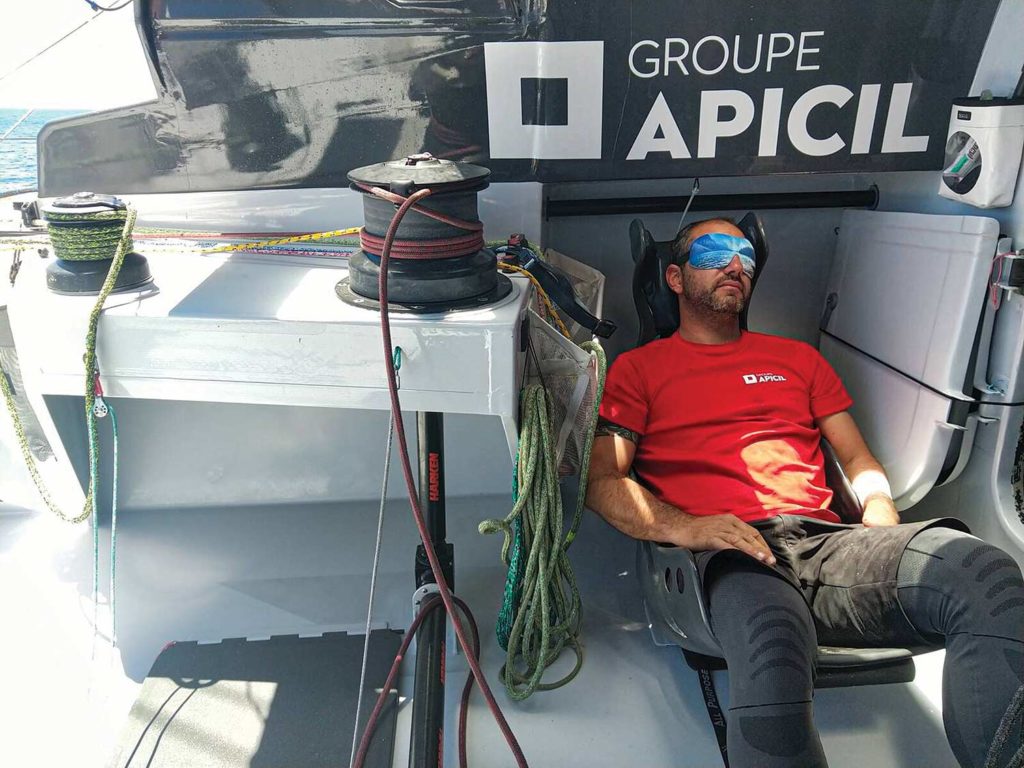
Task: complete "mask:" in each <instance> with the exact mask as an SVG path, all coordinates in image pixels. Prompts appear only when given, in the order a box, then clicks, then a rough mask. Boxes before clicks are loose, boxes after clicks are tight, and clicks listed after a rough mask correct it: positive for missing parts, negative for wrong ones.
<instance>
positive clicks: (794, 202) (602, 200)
mask: <svg viewBox="0 0 1024 768" xmlns="http://www.w3.org/2000/svg"><path fill="white" fill-rule="evenodd" d="M689 199H690V198H689V195H675V196H672V197H599V198H584V199H582V200H579V199H578V200H548V201H547V206H546V209H545V216H546V217H547V218H549V219H556V218H564V217H569V216H615V215H620V214H629V215H637V214H642V213H682V211H683V209H684V208H685V207H686V203H687V201H688V200H689ZM877 207H878V187H877V186H875V185H874V184H872V185H871V186H870V187H869V188H868V189H851V190H832V191H824V192H754V193H749V194H730V195H697V196H696V197H695V198H694V199H693V204H692V205H691V206H690V211H766V210H772V209H784V208H789V209H799V208H877Z"/></svg>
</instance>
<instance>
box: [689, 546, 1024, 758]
mask: <svg viewBox="0 0 1024 768" xmlns="http://www.w3.org/2000/svg"><path fill="white" fill-rule="evenodd" d="M706 584H707V591H708V599H709V613H710V616H711V622H712V627H713V629H714V632H715V636H716V637H717V638H718V640H719V642H720V643H721V645H722V652H723V655H724V657H725V660H726V662H727V663H728V665H729V693H730V697H729V698H730V706H729V718H728V722H729V737H728V748H729V761H730V764H731V765H732V767H733V768H748V767H752V766H758V767H759V768H776V766H777V767H778V768H782V767H783V766H786V768H796V767H797V766H800V767H806V768H816V767H817V766H825V765H827V761H826V759H825V754H824V752H823V750H822V747H821V741H820V740H819V738H818V732H817V729H816V728H815V727H814V721H813V716H812V708H811V698H812V695H813V690H814V659H815V655H816V648H817V636H816V633H815V630H814V620H813V617H812V615H811V611H810V608H808V606H807V603H806V602H805V601H804V599H803V597H802V596H801V595H800V593H799V592H798V591H797V590H796V589H795V588H794V587H793V586H792V585H790V584H789V583H788V582H786V581H784V580H783V579H782V578H781V577H779V576H776V575H774V574H773V573H771V572H769V571H768V570H767V569H765V568H764V567H762V566H760V565H758V564H757V563H755V562H753V561H752V560H749V559H747V558H743V557H740V556H721V557H719V558H718V559H716V560H715V561H714V562H713V563H712V564H711V566H710V568H709V570H708V573H707V574H706ZM897 594H898V598H899V601H900V605H901V607H902V608H903V610H904V612H905V614H906V616H907V618H908V619H909V620H910V622H911V623H912V624H913V625H914V627H915V628H916V629H917V630H918V632H920V633H921V634H922V635H924V636H926V637H932V638H936V639H940V638H945V644H946V663H945V666H944V668H943V708H942V711H943V722H944V725H945V729H946V735H947V737H948V739H949V743H950V746H951V748H952V750H953V753H954V754H955V755H956V758H957V760H958V761H959V763H960V764H961V766H964V767H965V768H966V767H967V766H970V767H971V768H974V767H977V768H980V767H981V766H983V765H984V762H985V757H986V755H987V753H988V749H989V745H990V744H991V742H992V738H993V736H994V734H995V731H996V728H997V727H998V725H999V721H1000V719H1001V717H1002V715H1003V713H1004V711H1005V710H1006V708H1007V706H1008V704H1009V702H1010V699H1011V698H1012V697H1013V694H1014V692H1015V691H1016V690H1017V688H1018V687H1019V686H1020V685H1021V683H1022V682H1024V582H1022V579H1021V573H1020V569H1019V568H1018V567H1017V565H1016V563H1014V562H1013V560H1012V559H1011V558H1010V557H1009V556H1008V555H1007V554H1006V553H1004V552H1003V551H1002V550H1000V549H998V548H996V547H993V546H991V545H989V544H986V543H984V542H982V541H980V540H979V539H976V538H974V537H973V536H969V535H967V534H964V533H960V532H959V531H953V530H950V529H946V528H931V529H927V530H925V531H922V532H921V533H919V534H918V535H917V536H915V537H914V538H913V539H912V540H911V543H910V545H909V546H908V547H907V550H906V552H905V553H904V555H903V557H902V558H901V560H900V566H899V571H898V589H897ZM1010 743H1011V744H1017V743H1019V742H1018V741H1015V740H1014V738H1011V741H1010ZM1010 753H1012V750H1010Z"/></svg>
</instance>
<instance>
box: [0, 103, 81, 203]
mask: <svg viewBox="0 0 1024 768" xmlns="http://www.w3.org/2000/svg"><path fill="white" fill-rule="evenodd" d="M26 112H28V109H27V108H26V109H0V137H2V136H4V135H5V134H6V133H7V132H8V131H9V130H11V128H12V126H14V124H15V123H17V122H18V120H19V119H20V118H21V117H22V116H23V115H24V114H25V113H26ZM80 114H82V112H81V110H66V109H40V110H36V111H34V112H33V113H32V114H30V115H29V116H28V117H27V118H25V120H24V122H22V123H21V124H20V125H19V126H18V127H17V128H15V129H14V131H12V132H11V135H10V136H8V137H7V138H6V139H3V140H2V141H0V194H3V193H5V192H12V191H14V190H17V189H35V188H36V135H37V134H38V133H39V130H40V129H41V128H42V127H43V126H44V125H46V123H48V122H50V121H51V120H57V119H59V118H62V117H71V116H72V115H80Z"/></svg>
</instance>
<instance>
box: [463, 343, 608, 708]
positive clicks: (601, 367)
mask: <svg viewBox="0 0 1024 768" xmlns="http://www.w3.org/2000/svg"><path fill="white" fill-rule="evenodd" d="M583 348H584V349H586V350H587V351H588V352H590V354H591V356H592V357H593V358H594V359H595V360H596V362H597V368H598V382H597V393H596V396H595V398H594V407H593V411H592V413H591V418H590V423H589V425H588V428H587V431H586V441H585V443H584V450H583V456H582V459H581V466H580V485H579V494H578V496H577V499H576V510H575V513H574V515H573V519H572V523H571V524H570V525H569V529H568V531H566V532H565V534H564V535H563V523H564V516H563V512H562V498H561V493H560V490H559V485H558V466H557V462H556V460H555V447H554V441H553V440H552V432H553V428H552V425H551V420H550V416H549V413H548V408H547V399H546V396H545V393H544V388H543V386H541V385H537V384H533V385H530V386H528V387H526V388H524V389H523V391H522V393H521V396H520V410H521V419H522V429H521V430H520V437H519V450H518V452H517V454H516V467H515V469H514V471H513V505H512V511H511V512H510V513H509V514H508V515H507V516H506V517H505V519H504V520H485V521H484V522H482V523H480V532H481V533H494V532H496V531H501V532H502V533H503V534H504V537H505V539H504V542H503V544H502V549H501V558H502V561H503V562H505V563H506V565H507V566H508V575H507V577H506V581H505V594H504V600H503V603H502V608H501V612H500V613H499V616H498V622H497V625H498V626H497V632H498V639H499V642H501V643H502V648H504V649H505V650H506V653H507V657H506V661H505V664H504V665H503V666H502V668H501V672H500V676H501V679H502V682H504V683H505V689H506V690H507V691H508V694H509V696H510V697H511V698H513V699H515V700H517V701H522V700H523V699H526V698H527V697H528V696H530V695H531V694H533V693H534V692H535V691H547V690H552V689H554V688H559V687H561V686H563V685H565V684H566V683H568V682H570V681H571V680H572V679H573V678H574V677H576V675H577V674H578V673H579V671H580V668H581V667H582V665H583V646H582V644H581V642H580V639H579V633H580V623H581V618H582V611H581V603H580V593H579V589H578V588H577V586H576V577H575V575H574V573H573V570H572V565H571V563H570V562H569V557H568V550H569V547H570V546H571V544H572V542H573V540H574V539H575V538H576V533H577V531H578V530H579V526H580V522H581V521H582V518H583V506H584V501H585V499H586V488H587V476H588V474H589V465H590V453H591V449H592V446H593V440H594V427H595V426H596V424H597V412H598V408H599V407H600V403H601V396H602V394H603V393H604V375H605V367H606V361H605V356H604V350H602V349H601V346H600V344H598V343H597V342H587V343H585V344H584V345H583ZM524 557H525V560H526V562H525V565H524V564H523V562H522V561H523V559H524ZM565 648H571V649H572V650H573V652H574V653H575V655H576V663H575V665H574V666H573V668H572V670H570V671H569V672H568V674H566V675H565V676H564V677H562V678H561V679H559V680H557V681H555V682H551V683H544V682H542V677H543V675H544V671H545V670H546V669H547V668H548V667H549V666H550V665H551V664H553V663H554V662H555V660H557V659H558V657H559V656H560V655H561V653H562V651H563V650H565Z"/></svg>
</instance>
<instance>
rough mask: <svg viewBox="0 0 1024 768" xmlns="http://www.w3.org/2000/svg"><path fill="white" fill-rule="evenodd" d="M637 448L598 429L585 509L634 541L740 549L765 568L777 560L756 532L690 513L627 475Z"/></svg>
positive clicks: (736, 522)
mask: <svg viewBox="0 0 1024 768" xmlns="http://www.w3.org/2000/svg"><path fill="white" fill-rule="evenodd" d="M635 454H636V444H635V443H634V442H633V441H632V440H630V439H629V438H628V437H625V436H623V434H621V432H620V431H614V430H608V429H605V430H602V434H599V435H598V436H597V437H595V439H594V446H593V449H592V450H591V454H590V473H589V480H588V483H587V506H588V507H590V508H591V509H592V510H594V511H595V512H597V513H598V514H599V515H601V517H603V518H604V519H605V520H607V521H608V522H609V523H610V524H611V525H613V526H615V527H616V528H618V529H619V530H620V531H622V532H623V533H625V534H626V535H627V536H632V537H633V538H635V539H646V540H649V541H658V542H666V543H669V544H674V545H675V546H677V547H685V548H686V549H690V550H695V551H698V550H705V549H739V550H741V551H743V552H746V553H747V554H748V555H750V556H751V557H756V558H757V559H758V560H761V561H762V562H766V563H768V564H769V565H772V564H774V562H775V558H774V557H773V556H772V553H771V550H769V549H768V545H767V544H765V541H764V539H763V538H762V537H761V534H760V533H758V531H757V529H756V528H753V527H752V526H750V525H747V524H746V523H744V522H743V521H742V520H740V519H739V518H738V517H736V516H735V515H689V514H687V513H686V512H683V511H682V510H680V509H677V508H676V507H673V506H672V505H671V504H666V503H665V502H663V501H660V500H659V499H657V498H656V497H655V496H654V494H652V493H651V492H650V491H648V490H647V489H646V488H644V487H643V486H642V485H640V484H639V483H638V482H636V481H635V480H633V479H632V478H631V477H629V470H630V467H632V465H633V456H634V455H635Z"/></svg>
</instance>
